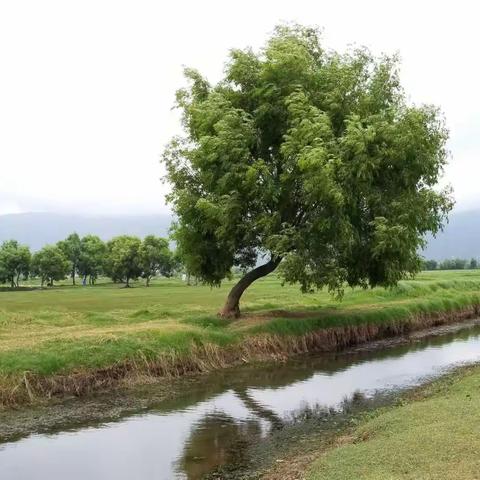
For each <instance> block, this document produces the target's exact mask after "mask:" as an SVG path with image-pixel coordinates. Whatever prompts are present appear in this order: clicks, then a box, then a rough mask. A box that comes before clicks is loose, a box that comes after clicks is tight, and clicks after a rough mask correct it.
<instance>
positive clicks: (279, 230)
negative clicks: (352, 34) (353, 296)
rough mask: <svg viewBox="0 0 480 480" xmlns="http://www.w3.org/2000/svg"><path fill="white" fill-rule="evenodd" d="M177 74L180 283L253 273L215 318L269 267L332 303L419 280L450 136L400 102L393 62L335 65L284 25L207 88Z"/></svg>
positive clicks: (434, 116)
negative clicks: (183, 272) (188, 277)
mask: <svg viewBox="0 0 480 480" xmlns="http://www.w3.org/2000/svg"><path fill="white" fill-rule="evenodd" d="M185 73H186V77H187V79H188V80H189V86H188V87H187V88H185V89H181V90H179V92H178V93H177V106H178V108H179V109H180V110H181V112H182V115H183V125H184V129H185V135H184V136H183V137H177V138H174V139H173V140H172V141H171V143H170V144H169V146H168V148H167V149H166V150H165V153H164V157H163V160H164V163H165V165H166V169H167V175H166V179H167V181H168V182H170V184H171V185H172V191H171V194H170V195H169V196H168V200H169V201H170V202H171V204H172V206H173V209H174V211H175V213H176V215H177V218H178V221H177V223H176V226H175V228H174V237H175V240H176V242H177V247H178V251H179V254H180V255H181V256H182V259H183V260H184V262H185V265H186V268H187V270H188V271H189V272H191V273H192V274H193V275H195V276H197V277H198V278H200V279H201V280H202V281H204V282H206V283H208V284H211V285H219V283H220V282H221V281H222V280H223V279H224V278H226V277H228V276H229V275H230V273H231V271H232V268H233V267H235V266H239V267H240V268H242V269H250V271H249V272H248V273H247V274H246V276H245V277H243V278H242V279H241V280H240V282H239V283H238V284H237V285H236V286H235V287H234V288H233V289H232V291H231V292H230V294H229V296H228V299H227V302H226V304H225V307H224V309H223V310H222V312H221V314H222V315H224V316H232V315H238V314H239V299H240V297H241V295H242V293H243V291H244V290H245V288H247V287H248V286H249V285H250V284H251V282H252V281H254V280H255V279H257V278H259V277H260V276H263V275H266V274H268V273H270V272H272V271H273V270H275V269H276V268H277V266H278V265H281V267H280V269H279V270H280V274H281V275H282V276H283V278H284V279H285V280H286V281H288V282H298V283H299V284H300V286H301V288H302V290H303V291H309V290H311V289H312V288H322V287H327V288H329V289H330V290H331V291H334V292H338V293H341V291H342V289H343V288H344V287H345V285H349V286H356V285H359V286H363V287H366V286H375V285H383V286H392V285H395V284H396V282H397V281H398V280H400V279H401V278H403V277H405V276H406V275H408V274H410V273H413V272H416V271H418V270H419V269H420V267H421V259H420V258H419V255H418V253H417V252H418V251H419V248H420V247H422V246H423V245H424V235H425V234H426V233H427V232H433V233H434V234H435V233H436V232H437V231H438V230H439V229H440V228H441V227H442V223H443V221H444V220H445V218H446V215H447V213H448V211H449V210H450V209H451V206H452V200H451V198H450V194H449V191H448V190H446V191H440V190H438V189H437V188H436V184H437V182H438V180H439V176H440V175H441V173H442V170H443V167H444V165H445V164H446V160H447V152H446V149H445V142H446V140H447V136H448V132H447V130H446V128H445V125H444V121H443V117H442V115H441V114H440V112H439V111H438V109H437V108H435V107H432V106H428V105H422V106H415V105H410V104H409V103H408V102H407V100H406V95H405V93H404V91H403V89H402V88H401V85H400V81H399V73H398V60H397V58H395V57H387V56H382V57H379V58H377V57H374V56H373V55H372V54H371V53H369V52H368V51H367V50H366V49H355V50H352V51H349V52H347V53H345V54H340V53H337V52H334V51H330V50H327V49H325V48H324V47H323V45H322V44H321V41H320V36H319V34H318V31H317V30H315V29H311V28H304V27H301V26H293V27H286V26H281V27H278V28H277V29H276V31H275V33H274V34H273V36H272V37H271V38H270V39H269V40H268V42H267V43H266V45H265V47H264V48H263V49H262V50H261V51H260V52H254V51H253V50H251V49H246V50H233V51H232V52H231V53H230V57H229V60H228V62H227V64H226V68H225V76H224V78H223V79H222V80H221V81H220V82H218V83H217V84H215V85H212V84H210V83H209V82H208V81H207V80H206V79H205V78H204V77H202V76H201V74H200V73H199V72H197V71H194V70H190V69H187V70H186V72H185ZM261 257H263V258H264V259H265V260H264V262H265V263H264V265H260V266H257V267H256V268H254V267H255V266H256V265H257V261H258V259H259V258H261Z"/></svg>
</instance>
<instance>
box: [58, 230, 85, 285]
mask: <svg viewBox="0 0 480 480" xmlns="http://www.w3.org/2000/svg"><path fill="white" fill-rule="evenodd" d="M57 246H58V248H60V250H61V251H62V252H63V254H64V255H65V257H66V258H67V259H68V260H69V261H70V265H71V267H72V270H71V276H72V283H73V284H74V285H75V273H76V272H77V268H78V263H79V261H80V255H81V242H80V237H79V236H78V233H72V234H71V235H69V236H68V237H67V238H66V239H65V240H61V241H60V242H58V243H57Z"/></svg>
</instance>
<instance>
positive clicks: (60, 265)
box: [32, 245, 72, 286]
mask: <svg viewBox="0 0 480 480" xmlns="http://www.w3.org/2000/svg"><path fill="white" fill-rule="evenodd" d="M71 267H72V265H71V263H70V262H69V260H68V259H67V257H66V256H65V254H64V253H63V251H62V250H61V249H60V248H59V247H58V246H55V245H46V246H45V247H43V248H42V249H41V250H39V251H38V252H36V253H35V254H34V255H33V257H32V272H33V273H34V274H35V275H38V276H39V277H40V278H41V282H42V286H43V284H44V283H45V282H47V285H49V286H53V282H55V281H58V280H63V279H64V278H65V277H66V276H67V274H68V272H69V271H70V270H71Z"/></svg>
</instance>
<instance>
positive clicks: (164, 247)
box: [139, 235, 174, 286]
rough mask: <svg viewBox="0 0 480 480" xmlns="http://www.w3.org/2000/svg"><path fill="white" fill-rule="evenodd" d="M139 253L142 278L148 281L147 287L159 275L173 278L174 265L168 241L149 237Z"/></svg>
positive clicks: (152, 236) (143, 242)
mask: <svg viewBox="0 0 480 480" xmlns="http://www.w3.org/2000/svg"><path fill="white" fill-rule="evenodd" d="M139 253H140V262H141V268H142V276H143V278H145V279H146V283H147V286H148V285H149V283H150V279H151V278H152V277H153V276H155V275H156V274H157V273H158V274H160V275H163V276H165V277H171V276H172V274H173V267H174V263H173V257H172V253H171V252H170V249H169V247H168V240H166V239H165V238H160V237H156V236H155V235H147V236H146V237H145V238H144V239H143V241H142V245H141V246H140V252H139Z"/></svg>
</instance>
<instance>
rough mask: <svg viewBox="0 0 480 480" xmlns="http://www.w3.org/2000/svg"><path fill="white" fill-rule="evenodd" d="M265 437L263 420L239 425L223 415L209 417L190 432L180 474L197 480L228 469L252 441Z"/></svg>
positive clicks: (241, 457)
mask: <svg viewBox="0 0 480 480" xmlns="http://www.w3.org/2000/svg"><path fill="white" fill-rule="evenodd" d="M261 435H262V427H261V423H260V421H259V419H256V418H251V419H248V420H245V421H236V420H235V419H234V418H233V417H230V416H228V415H225V414H224V413H221V412H218V413H212V414H209V415H206V416H205V417H204V418H203V419H202V420H201V421H200V422H198V423H196V424H195V426H194V428H193V429H192V431H191V432H190V437H189V439H188V440H187V441H186V442H185V447H184V451H183V455H182V457H181V459H180V460H179V462H178V464H177V472H178V473H181V474H184V475H185V476H186V478H188V479H189V480H197V479H200V478H202V477H203V476H204V475H206V474H207V473H211V472H212V471H214V470H216V469H217V468H219V467H222V466H224V465H235V464H237V463H239V462H241V461H242V460H243V455H244V452H245V450H246V448H247V447H248V445H249V444H250V442H251V441H252V439H254V438H260V437H261Z"/></svg>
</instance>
